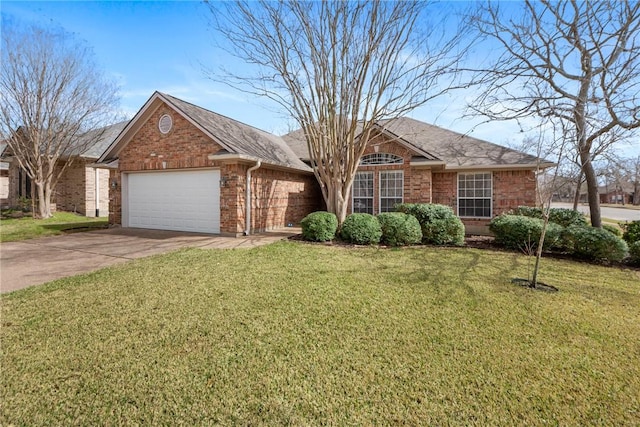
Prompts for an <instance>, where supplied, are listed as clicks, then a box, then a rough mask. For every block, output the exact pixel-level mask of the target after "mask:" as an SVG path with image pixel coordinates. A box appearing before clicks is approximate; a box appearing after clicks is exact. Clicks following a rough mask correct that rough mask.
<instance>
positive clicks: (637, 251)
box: [629, 240, 640, 265]
mask: <svg viewBox="0 0 640 427" xmlns="http://www.w3.org/2000/svg"><path fill="white" fill-rule="evenodd" d="M629 257H630V260H629V261H631V264H634V265H640V240H638V241H637V242H633V243H631V244H630V245H629Z"/></svg>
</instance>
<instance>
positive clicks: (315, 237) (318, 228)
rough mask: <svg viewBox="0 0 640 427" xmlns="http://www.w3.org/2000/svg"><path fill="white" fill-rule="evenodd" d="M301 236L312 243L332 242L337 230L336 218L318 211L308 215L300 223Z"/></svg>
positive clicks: (333, 215)
mask: <svg viewBox="0 0 640 427" xmlns="http://www.w3.org/2000/svg"><path fill="white" fill-rule="evenodd" d="M300 226H301V227H302V236H303V237H304V238H305V240H311V241H313V242H326V241H329V240H332V239H333V238H334V237H335V235H336V230H337V229H338V218H337V217H336V216H335V214H332V213H329V212H324V211H318V212H313V213H310V214H309V215H307V216H305V217H304V218H303V219H302V221H300Z"/></svg>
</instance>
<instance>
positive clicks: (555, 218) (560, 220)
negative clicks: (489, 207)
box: [511, 206, 587, 227]
mask: <svg viewBox="0 0 640 427" xmlns="http://www.w3.org/2000/svg"><path fill="white" fill-rule="evenodd" d="M511 214H512V215H520V216H528V217H530V218H539V219H542V209H541V208H534V207H531V206H518V207H517V208H515V209H513V210H512V211H511ZM549 222H555V223H556V224H558V225H561V226H563V227H569V226H571V225H587V218H586V217H585V216H584V214H583V213H582V212H578V211H574V210H573V209H565V208H551V209H549Z"/></svg>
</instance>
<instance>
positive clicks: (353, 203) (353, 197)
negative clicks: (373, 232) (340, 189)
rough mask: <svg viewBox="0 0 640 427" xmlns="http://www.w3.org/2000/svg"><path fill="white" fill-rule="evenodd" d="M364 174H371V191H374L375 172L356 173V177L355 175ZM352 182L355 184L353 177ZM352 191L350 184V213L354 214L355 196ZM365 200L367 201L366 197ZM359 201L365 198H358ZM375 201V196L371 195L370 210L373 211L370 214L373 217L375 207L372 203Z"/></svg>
mask: <svg viewBox="0 0 640 427" xmlns="http://www.w3.org/2000/svg"><path fill="white" fill-rule="evenodd" d="M365 173H366V174H371V183H372V187H371V189H372V190H373V189H375V179H376V174H375V172H373V171H356V175H357V174H365ZM353 182H354V183H355V176H354V177H353ZM353 190H354V187H353V183H352V184H351V213H355V207H356V202H355V199H356V196H355V191H353ZM366 198H367V199H368V197H366ZM359 199H365V197H359ZM375 200H376V196H375V194H372V195H371V202H372V206H371V209H372V211H373V212H372V214H373V215H375V211H376V207H375V206H373V202H375Z"/></svg>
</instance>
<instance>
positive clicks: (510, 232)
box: [489, 215, 562, 250]
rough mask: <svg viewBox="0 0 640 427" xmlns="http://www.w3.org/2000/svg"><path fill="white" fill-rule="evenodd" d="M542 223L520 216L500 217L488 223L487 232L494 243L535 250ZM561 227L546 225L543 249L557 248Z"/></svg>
mask: <svg viewBox="0 0 640 427" xmlns="http://www.w3.org/2000/svg"><path fill="white" fill-rule="evenodd" d="M543 225H544V221H543V220H542V219H539V218H532V217H529V216H520V215H500V216H497V217H495V218H494V219H493V220H492V221H491V222H490V223H489V230H491V232H492V233H493V234H494V235H495V236H496V243H498V244H501V245H503V246H504V247H506V248H510V249H519V250H527V249H532V250H533V249H535V248H537V247H538V242H539V241H540V233H542V226H543ZM561 233H562V227H561V226H559V225H558V224H556V223H553V222H549V223H548V224H547V232H546V233H545V238H544V246H543V249H545V250H549V249H552V248H555V247H558V245H559V243H560V234H561Z"/></svg>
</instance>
